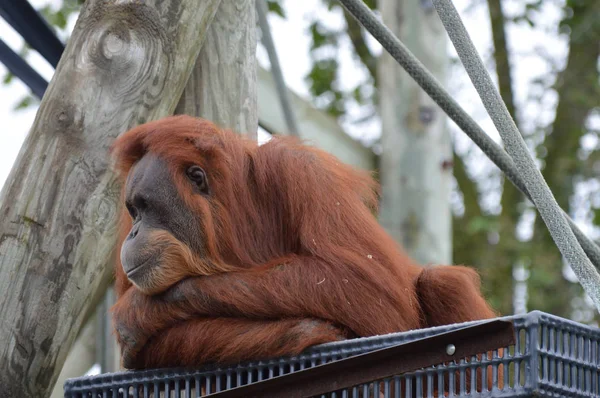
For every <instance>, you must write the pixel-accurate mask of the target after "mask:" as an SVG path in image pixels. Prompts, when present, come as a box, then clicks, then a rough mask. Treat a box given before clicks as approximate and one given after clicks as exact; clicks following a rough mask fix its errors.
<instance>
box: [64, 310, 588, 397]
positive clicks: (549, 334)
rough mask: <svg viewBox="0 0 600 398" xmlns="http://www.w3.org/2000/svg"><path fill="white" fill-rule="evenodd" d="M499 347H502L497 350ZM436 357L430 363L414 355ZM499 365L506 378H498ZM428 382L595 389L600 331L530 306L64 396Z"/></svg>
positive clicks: (529, 389)
mask: <svg viewBox="0 0 600 398" xmlns="http://www.w3.org/2000/svg"><path fill="white" fill-rule="evenodd" d="M507 341H508V343H507ZM479 344H482V345H479ZM494 344H498V347H496V348H497V349H494V350H493V355H489V356H483V357H482V356H480V357H478V356H476V355H474V354H476V353H484V352H489V351H488V350H489V349H491V347H490V345H491V346H493V345H494ZM486 345H487V347H484V346H486ZM482 347H484V348H483V349H482ZM498 348H503V350H502V351H501V352H500V353H499V351H498ZM469 350H472V351H476V352H471V355H468V356H467V358H470V360H468V361H466V360H465V359H464V358H461V355H462V353H464V352H466V351H469ZM411 353H418V355H411ZM452 358H455V359H452ZM353 359H354V361H352V360H353ZM436 360H437V361H438V362H433V363H430V364H429V365H428V366H422V367H419V364H418V362H420V361H436ZM442 362H445V363H442ZM411 367H413V369H410V370H408V369H409V368H411ZM500 367H503V370H504V381H503V383H499V382H498V377H497V376H498V369H499V368H500ZM403 369H407V370H406V371H405V373H402V370H403ZM478 370H479V371H480V372H481V373H482V377H481V379H482V380H487V379H488V378H487V376H488V372H492V380H493V384H492V385H491V386H489V385H488V384H487V383H485V382H484V383H483V385H481V384H477V383H470V386H469V390H467V382H466V380H467V379H468V377H469V376H470V375H475V373H476V372H477V371H478ZM386 373H389V374H388V375H385V376H383V377H379V376H381V375H384V374H386ZM472 379H473V378H472ZM332 387H333V388H332ZM488 387H491V388H488ZM434 390H437V391H450V392H451V393H450V396H464V395H467V394H468V396H471V397H531V396H540V397H597V396H599V395H600V330H598V329H597V328H592V327H588V326H584V325H581V324H578V323H575V322H572V321H569V320H566V319H563V318H559V317H556V316H552V315H549V314H546V313H543V312H539V311H534V312H530V313H529V314H526V315H519V316H512V317H505V318H499V319H497V320H493V321H482V322H479V321H478V322H469V323H463V324H455V325H448V326H441V327H436V328H430V329H422V330H414V331H410V332H405V333H395V334H389V335H383V336H375V337H368V338H359V339H353V340H347V341H342V342H335V343H328V344H323V345H320V346H316V347H313V348H311V349H309V350H307V351H306V352H305V353H303V354H302V355H299V356H296V357H290V358H276V359H271V360H266V361H260V362H250V363H245V364H241V365H239V366H231V367H206V368H202V369H198V370H183V369H157V370H146V371H139V372H122V373H114V374H106V375H99V376H92V377H81V378H77V379H70V380H68V381H67V382H66V383H65V398H88V397H93V398H96V397H148V396H155V397H156V396H159V394H164V395H160V396H165V397H171V396H176V397H185V398H191V397H213V396H214V397H223V398H225V397H252V396H261V397H308V396H314V395H322V396H327V397H369V396H375V397H376V396H377V395H376V394H375V395H374V394H373V391H379V392H380V395H379V396H380V397H386V398H392V397H400V396H402V397H434V395H433V392H434Z"/></svg>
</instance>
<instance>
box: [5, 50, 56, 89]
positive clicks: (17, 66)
mask: <svg viewBox="0 0 600 398" xmlns="http://www.w3.org/2000/svg"><path fill="white" fill-rule="evenodd" d="M0 62H2V63H3V64H4V65H5V66H6V67H7V68H8V70H9V71H10V73H12V74H13V75H15V76H16V77H18V78H19V79H21V81H22V82H23V83H25V84H26V85H27V86H29V88H30V89H31V91H32V92H33V94H35V95H36V96H37V97H38V98H42V97H43V96H44V93H45V92H46V88H48V82H46V80H44V78H43V77H42V76H40V75H39V73H37V72H36V71H35V70H34V69H33V68H32V67H31V66H29V64H28V63H27V62H25V60H24V59H23V58H21V57H20V56H19V54H17V53H16V52H14V51H13V50H12V49H11V48H10V47H9V46H7V45H6V43H4V42H3V41H2V40H0Z"/></svg>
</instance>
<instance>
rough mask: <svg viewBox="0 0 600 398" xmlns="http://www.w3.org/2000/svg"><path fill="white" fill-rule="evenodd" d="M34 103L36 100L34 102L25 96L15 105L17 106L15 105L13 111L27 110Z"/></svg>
mask: <svg viewBox="0 0 600 398" xmlns="http://www.w3.org/2000/svg"><path fill="white" fill-rule="evenodd" d="M35 102H36V100H35V98H33V96H31V95H27V96H25V97H23V98H21V100H20V101H19V102H18V103H17V105H15V107H14V110H15V111H19V110H23V109H26V108H29V107H30V106H31V105H33V104H34V103H35Z"/></svg>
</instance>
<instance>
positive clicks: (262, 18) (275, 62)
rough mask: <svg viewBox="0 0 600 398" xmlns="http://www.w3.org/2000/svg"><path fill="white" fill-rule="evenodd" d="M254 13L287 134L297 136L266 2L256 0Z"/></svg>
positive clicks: (293, 115)
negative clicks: (267, 57) (256, 17)
mask: <svg viewBox="0 0 600 398" xmlns="http://www.w3.org/2000/svg"><path fill="white" fill-rule="evenodd" d="M256 11H257V14H258V24H259V25H260V31H261V33H262V42H263V45H264V46H265V48H266V49H267V54H268V55H269V61H270V62H271V73H272V74H273V78H274V79H275V85H276V87H277V93H278V95H279V102H280V104H281V110H282V111H283V116H284V117H285V122H286V125H287V129H288V132H289V133H290V134H291V135H296V136H297V135H298V123H297V122H296V115H295V114H294V110H293V109H292V105H291V101H290V98H289V96H288V91H287V87H286V85H285V81H284V79H283V72H282V70H281V65H279V58H278V56H277V51H276V50H275V43H273V37H272V36H271V28H270V27H269V21H268V20H267V11H268V8H267V1H266V0H257V1H256Z"/></svg>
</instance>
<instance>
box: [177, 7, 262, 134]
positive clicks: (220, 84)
mask: <svg viewBox="0 0 600 398" xmlns="http://www.w3.org/2000/svg"><path fill="white" fill-rule="evenodd" d="M175 113H178V114H186V115H191V116H196V117H202V118H205V119H208V120H211V121H212V122H214V123H216V124H217V125H219V126H221V127H223V128H228V129H231V130H233V131H235V132H238V133H242V134H247V135H249V136H251V137H253V138H254V139H256V134H257V130H258V109H257V87H256V12H255V8H254V1H252V0H236V1H224V2H222V3H221V5H220V6H219V8H218V10H217V14H216V15H215V19H214V20H213V22H212V24H211V25H210V28H209V29H208V34H207V38H206V42H205V43H204V45H203V46H202V50H201V51H200V56H199V57H198V60H197V61H196V66H195V67H194V69H193V71H192V74H191V76H190V79H189V80H188V83H187V86H186V87H185V90H184V92H183V95H182V97H181V100H180V101H179V104H178V105H177V108H176V110H175Z"/></svg>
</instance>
